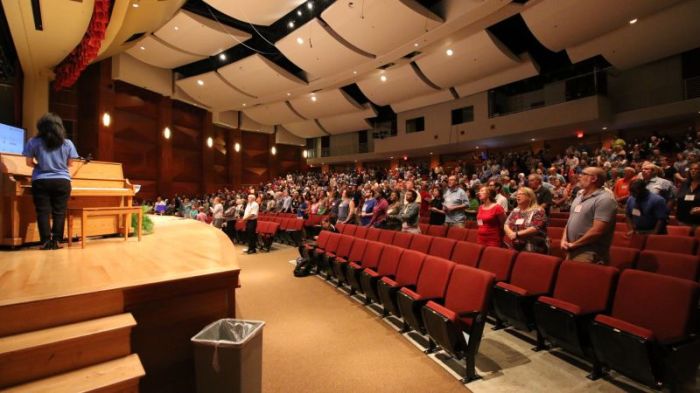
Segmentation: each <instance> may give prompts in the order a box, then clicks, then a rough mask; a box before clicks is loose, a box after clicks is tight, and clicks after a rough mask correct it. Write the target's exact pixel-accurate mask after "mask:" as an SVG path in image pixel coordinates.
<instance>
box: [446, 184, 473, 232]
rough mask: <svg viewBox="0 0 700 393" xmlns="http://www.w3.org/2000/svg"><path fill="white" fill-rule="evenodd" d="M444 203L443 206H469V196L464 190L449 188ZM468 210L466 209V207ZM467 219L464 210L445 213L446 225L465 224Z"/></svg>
mask: <svg viewBox="0 0 700 393" xmlns="http://www.w3.org/2000/svg"><path fill="white" fill-rule="evenodd" d="M443 199H444V200H443V202H442V204H443V205H445V206H449V207H452V206H459V205H469V197H468V196H467V193H466V192H464V190H463V189H461V188H460V187H455V189H454V190H450V189H449V188H448V189H447V190H446V191H445V194H444V195H443ZM465 209H466V207H465ZM466 219H467V214H466V213H465V212H464V209H462V210H453V211H450V212H446V213H445V223H448V224H455V223H464V221H466Z"/></svg>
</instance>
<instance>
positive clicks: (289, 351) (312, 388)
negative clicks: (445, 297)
mask: <svg viewBox="0 0 700 393" xmlns="http://www.w3.org/2000/svg"><path fill="white" fill-rule="evenodd" d="M277 248H278V250H275V251H273V252H271V253H259V254H256V255H251V256H248V255H239V256H238V258H239V262H240V264H241V288H240V289H239V290H238V291H236V294H237V295H236V297H237V299H236V312H237V316H238V317H239V318H242V319H259V320H263V321H265V322H266V325H265V328H264V333H263V334H264V336H263V392H265V393H273V392H275V393H276V392H372V391H380V392H459V393H464V392H468V390H466V389H465V388H464V386H463V385H462V384H460V383H459V382H458V381H456V380H455V379H454V378H453V377H452V376H450V375H449V374H448V373H447V372H446V371H445V370H443V369H442V368H441V367H440V366H439V365H438V364H436V363H435V362H433V361H432V360H430V359H429V358H428V357H427V356H426V355H424V354H422V353H421V352H420V351H419V350H418V349H417V348H416V347H415V346H413V345H412V344H411V343H410V342H409V341H407V340H405V339H404V338H402V337H401V335H399V334H398V333H397V332H396V331H395V330H393V329H392V328H391V327H390V326H388V325H387V324H385V323H382V322H381V321H379V320H378V319H379V317H377V316H375V315H373V314H372V313H370V312H368V311H367V310H365V309H364V308H363V307H362V306H361V305H360V304H359V303H356V302H354V301H351V300H350V299H348V298H347V296H345V295H343V294H341V293H340V292H338V291H336V290H334V289H333V288H332V287H330V286H329V285H328V284H326V283H324V282H322V281H321V280H319V279H318V278H316V277H305V278H295V277H294V276H292V270H293V266H292V265H291V264H289V263H288V261H289V260H291V259H295V258H296V257H297V256H298V253H297V251H296V249H294V248H291V247H283V246H277ZM236 250H237V251H238V252H239V253H240V252H241V250H242V248H241V247H239V246H237V247H236Z"/></svg>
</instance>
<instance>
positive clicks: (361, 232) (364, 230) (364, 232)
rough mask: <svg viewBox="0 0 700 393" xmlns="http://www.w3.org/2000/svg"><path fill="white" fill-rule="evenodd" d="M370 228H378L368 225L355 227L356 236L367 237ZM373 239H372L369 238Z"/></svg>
mask: <svg viewBox="0 0 700 393" xmlns="http://www.w3.org/2000/svg"><path fill="white" fill-rule="evenodd" d="M370 229H376V228H368V227H361V226H358V227H356V228H355V237H357V238H360V239H365V238H366V237H367V231H369V230H370ZM369 240H372V239H369Z"/></svg>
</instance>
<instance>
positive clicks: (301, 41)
mask: <svg viewBox="0 0 700 393" xmlns="http://www.w3.org/2000/svg"><path fill="white" fill-rule="evenodd" d="M297 44H299V45H303V44H304V39H303V38H301V37H297Z"/></svg>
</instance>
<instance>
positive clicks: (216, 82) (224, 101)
mask: <svg viewBox="0 0 700 393" xmlns="http://www.w3.org/2000/svg"><path fill="white" fill-rule="evenodd" d="M200 81H201V84H200V83H199V82H200ZM175 84H176V85H177V86H178V87H180V88H181V89H182V90H184V91H185V93H187V95H189V96H190V97H192V98H194V99H195V100H197V101H198V102H200V103H202V104H204V105H206V106H208V107H210V108H212V109H215V110H228V109H237V110H240V109H241V108H242V106H243V104H244V103H246V102H247V101H250V100H251V99H252V97H250V96H248V95H246V94H244V93H242V92H241V91H239V90H236V89H234V88H233V87H231V86H230V85H228V84H227V83H226V82H225V81H224V79H223V78H221V76H220V75H219V74H218V73H217V72H216V71H211V72H207V73H206V74H200V75H196V76H193V77H190V78H185V79H180V80H178V81H176V82H175Z"/></svg>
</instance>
